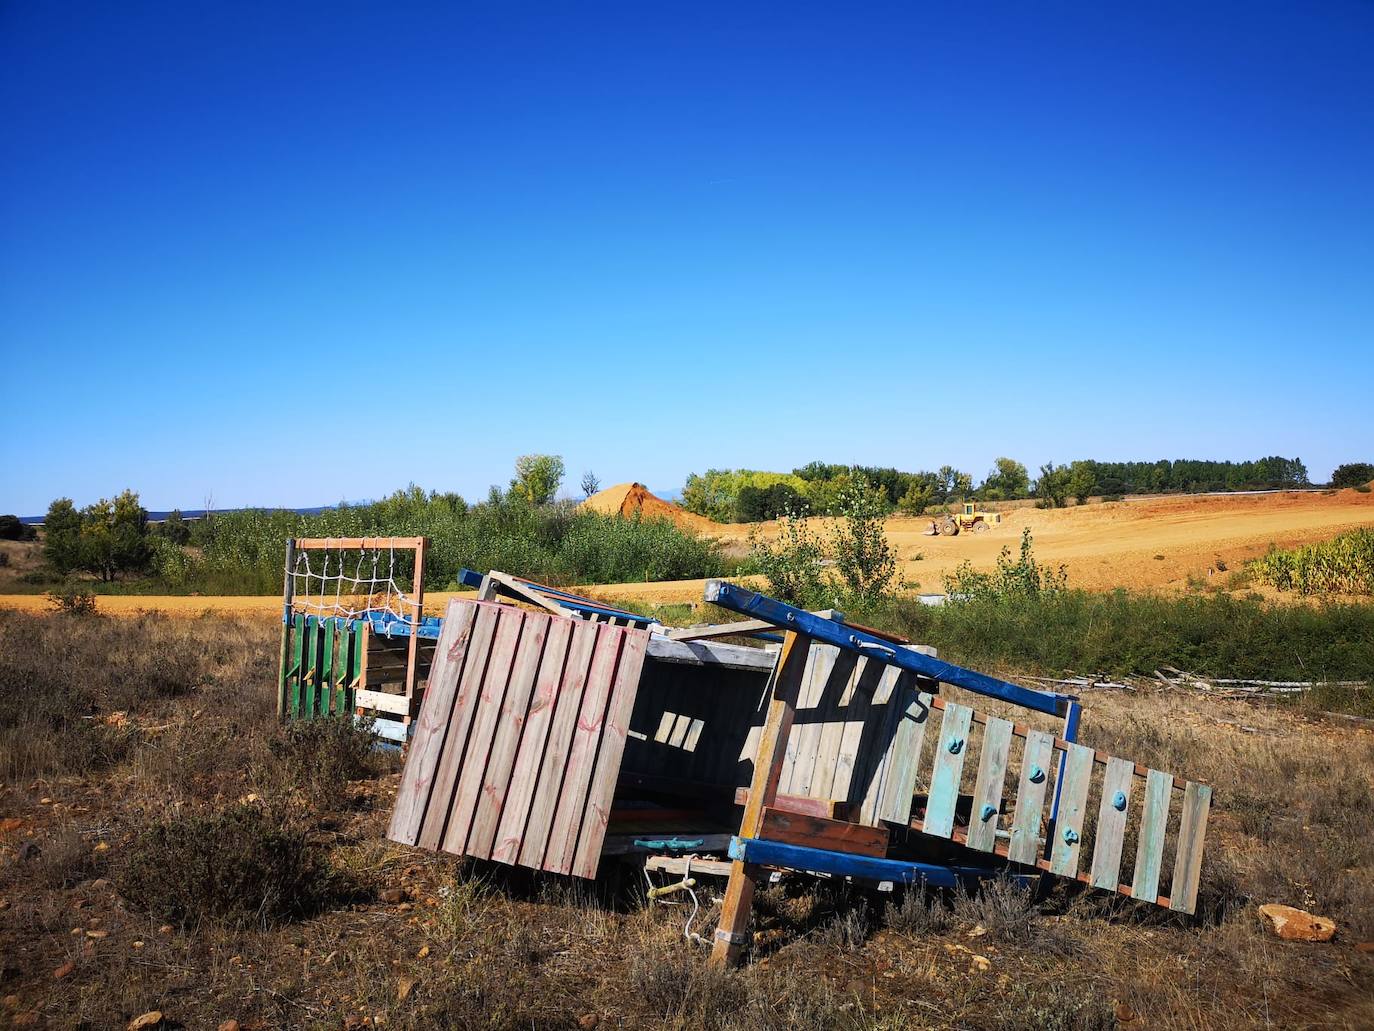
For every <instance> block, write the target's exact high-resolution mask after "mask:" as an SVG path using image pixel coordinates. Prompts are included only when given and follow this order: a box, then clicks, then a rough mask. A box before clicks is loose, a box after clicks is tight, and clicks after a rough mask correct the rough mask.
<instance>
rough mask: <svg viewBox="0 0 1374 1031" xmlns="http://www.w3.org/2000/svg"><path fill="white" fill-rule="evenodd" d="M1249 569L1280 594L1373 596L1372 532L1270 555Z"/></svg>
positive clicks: (1342, 536) (1358, 531)
mask: <svg viewBox="0 0 1374 1031" xmlns="http://www.w3.org/2000/svg"><path fill="white" fill-rule="evenodd" d="M1251 568H1252V569H1253V570H1254V571H1255V572H1256V574H1257V575H1258V576H1259V578H1260V579H1261V580H1262V581H1263V582H1264V583H1267V584H1270V585H1272V586H1273V587H1275V588H1276V589H1278V590H1280V591H1296V592H1297V593H1299V594H1374V530H1369V529H1363V528H1362V529H1358V530H1352V531H1350V532H1349V533H1343V534H1341V535H1340V536H1338V537H1333V538H1331V539H1330V540H1329V541H1321V542H1320V543H1317V544H1309V545H1308V546H1307V547H1305V548H1296V549H1294V550H1292V551H1270V552H1269V554H1267V555H1265V556H1264V557H1263V558H1258V559H1256V560H1255V561H1254V562H1253V563H1252V564H1251Z"/></svg>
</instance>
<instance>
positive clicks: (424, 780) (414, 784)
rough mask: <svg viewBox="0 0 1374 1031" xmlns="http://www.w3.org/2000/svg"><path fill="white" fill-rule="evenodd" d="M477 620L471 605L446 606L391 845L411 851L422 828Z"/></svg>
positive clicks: (393, 819) (403, 775) (392, 826)
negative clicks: (396, 843) (438, 648)
mask: <svg viewBox="0 0 1374 1031" xmlns="http://www.w3.org/2000/svg"><path fill="white" fill-rule="evenodd" d="M476 615H477V611H476V606H474V605H470V604H465V603H462V602H458V601H451V602H449V606H448V616H447V618H446V619H445V620H444V627H443V630H442V631H441V643H442V644H443V649H442V650H441V651H440V653H439V656H438V658H437V659H436V661H435V663H434V667H433V668H432V669H431V670H430V675H429V687H428V688H427V689H426V691H425V702H424V705H423V706H422V707H421V709H420V720H419V722H418V723H417V724H416V726H415V737H414V739H413V740H412V741H411V743H410V749H409V751H408V752H407V754H406V764H405V769H404V770H403V771H402V773H401V783H400V787H399V788H398V789H397V791H396V803H395V805H394V806H393V808H392V811H391V823H390V825H389V826H388V828H387V837H388V838H390V839H391V840H392V841H399V842H401V843H402V844H404V845H413V844H415V842H416V841H417V840H418V839H419V835H420V823H421V821H422V819H423V817H424V813H425V809H426V807H427V806H428V804H429V796H430V792H431V790H432V789H433V782H434V773H435V770H436V768H437V767H438V764H439V755H440V753H441V752H442V750H443V747H444V740H445V737H446V735H447V733H448V727H449V719H450V717H451V716H452V714H453V703H454V698H455V696H456V693H457V688H458V679H459V676H460V675H461V673H462V669H463V664H464V659H465V658H466V654H467V649H468V646H469V642H470V640H471V638H472V629H473V622H474V619H475V617H476ZM361 636H362V634H361V631H360V630H359V631H358V632H356V633H355V637H354V641H355V649H358V650H357V651H355V654H360V646H361V643H362V642H361ZM357 693H358V694H361V693H362V692H361V691H359V692H357Z"/></svg>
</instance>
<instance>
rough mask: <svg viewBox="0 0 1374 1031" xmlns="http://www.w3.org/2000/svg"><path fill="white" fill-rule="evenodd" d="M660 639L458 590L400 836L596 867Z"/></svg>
mask: <svg viewBox="0 0 1374 1031" xmlns="http://www.w3.org/2000/svg"><path fill="white" fill-rule="evenodd" d="M648 638H649V634H648V632H647V631H644V630H635V629H632V628H630V627H622V626H613V625H610V624H605V623H599V624H598V623H587V622H583V621H580V620H574V619H568V618H565V617H562V616H557V615H554V614H552V613H545V612H530V611H527V610H524V609H519V608H516V607H514V606H511V605H501V604H496V603H494V602H478V601H459V600H454V601H452V602H450V603H449V608H448V613H447V615H446V616H445V619H444V626H443V629H442V631H441V632H440V635H439V642H438V646H437V648H436V650H435V655H436V661H435V664H434V668H433V671H432V672H431V675H430V679H429V683H428V684H427V686H426V689H425V696H424V702H423V704H422V706H421V709H420V715H419V718H418V720H417V723H416V729H415V734H414V737H413V738H412V740H411V743H410V749H409V752H408V754H407V757H406V765H405V770H404V772H403V773H402V775H401V786H400V790H399V792H398V794H397V801H396V808H395V811H394V812H393V814H392V819H391V824H390V827H389V829H388V832H387V833H388V837H389V838H391V839H392V840H393V841H399V842H402V843H404V844H418V845H420V846H422V847H426V848H433V849H441V850H443V851H445V852H452V853H454V854H455V855H470V856H476V857H478V858H482V859H488V858H489V859H493V860H495V861H497V862H502V863H508V864H511V865H516V864H519V865H522V866H529V867H533V868H535V869H541V870H553V871H556V872H559V873H573V874H576V875H578V876H581V877H592V876H594V875H595V874H596V868H597V865H598V862H599V860H600V855H601V846H602V842H603V840H604V838H605V835H606V813H607V812H608V811H609V808H610V801H611V799H610V795H611V792H612V791H613V790H614V786H615V780H616V774H617V772H618V770H619V765H620V759H621V755H622V753H623V750H624V745H625V733H626V723H627V720H628V714H629V712H630V710H631V709H632V708H633V706H634V700H635V695H636V693H637V692H638V690H639V680H640V673H641V671H642V669H643V665H644V655H645V650H646V647H647V645H648Z"/></svg>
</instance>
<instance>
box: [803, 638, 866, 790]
mask: <svg viewBox="0 0 1374 1031" xmlns="http://www.w3.org/2000/svg"><path fill="white" fill-rule="evenodd" d="M827 650H829V649H827ZM831 662H832V663H833V669H832V671H831V673H830V676H829V677H828V678H827V681H826V684H825V690H824V693H823V694H822V696H821V698H820V704H819V707H818V709H817V712H818V714H819V715H820V716H822V717H823V718H824V721H825V722H823V723H822V724H821V732H820V737H819V738H818V739H817V743H816V758H815V762H814V763H813V765H812V767H811V770H810V775H809V776H808V777H807V780H806V786H805V788H804V789H803V790H802V792H801V793H802V794H806V795H812V796H814V797H816V798H830V797H831V788H832V785H833V784H834V782H835V766H836V764H837V763H838V762H839V758H840V745H841V743H842V742H843V740H844V731H845V710H846V708H847V703H848V700H849V699H850V698H852V697H853V694H854V682H855V681H856V680H857V679H858V677H859V674H860V673H861V672H862V670H863V668H864V664H865V663H864V660H863V659H862V658H859V657H858V656H855V657H854V661H853V663H852V664H850V665H848V666H846V664H845V663H842V662H840V660H839V657H838V656H836V657H835V658H834V659H832V660H831ZM841 674H843V675H841Z"/></svg>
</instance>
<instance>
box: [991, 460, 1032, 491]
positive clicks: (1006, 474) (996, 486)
mask: <svg viewBox="0 0 1374 1031" xmlns="http://www.w3.org/2000/svg"><path fill="white" fill-rule="evenodd" d="M993 465H994V468H993V470H992V471H991V472H990V473H988V475H987V478H986V479H984V480H983V485H982V487H981V488H979V489H980V490H981V491H982V492H983V497H985V498H988V499H989V500H994V499H993V498H992V495H990V494H989V493H988V491H996V492H997V497H998V498H1024V497H1025V496H1026V495H1027V494H1028V493H1030V473H1028V472H1026V467H1025V466H1024V465H1022V464H1021V463H1020V462H1018V461H1016V459H1014V458H999V459H997V461H996V462H995V463H993Z"/></svg>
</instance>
